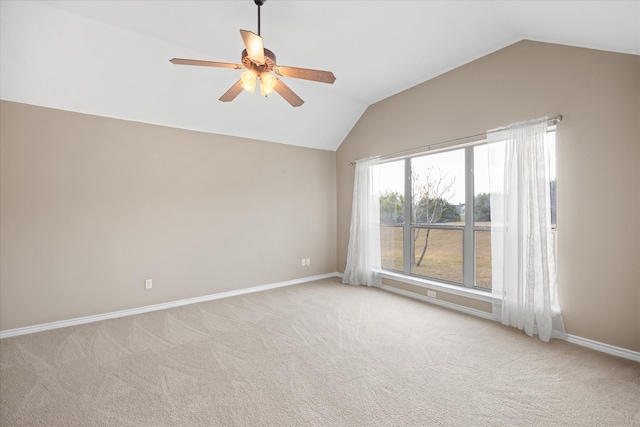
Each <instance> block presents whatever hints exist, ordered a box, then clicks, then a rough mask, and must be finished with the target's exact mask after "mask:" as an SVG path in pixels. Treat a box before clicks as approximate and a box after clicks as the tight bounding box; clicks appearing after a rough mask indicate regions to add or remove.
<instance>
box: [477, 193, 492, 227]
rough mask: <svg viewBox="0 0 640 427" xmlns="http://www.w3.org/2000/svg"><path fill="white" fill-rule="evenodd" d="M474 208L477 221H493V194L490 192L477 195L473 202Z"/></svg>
mask: <svg viewBox="0 0 640 427" xmlns="http://www.w3.org/2000/svg"><path fill="white" fill-rule="evenodd" d="M473 209H474V211H473V214H474V218H475V221H476V222H488V221H491V196H490V195H489V193H480V194H478V195H476V197H475V198H474V202H473Z"/></svg>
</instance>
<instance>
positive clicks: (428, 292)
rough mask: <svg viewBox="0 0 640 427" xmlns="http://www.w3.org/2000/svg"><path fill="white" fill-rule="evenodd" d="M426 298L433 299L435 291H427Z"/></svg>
mask: <svg viewBox="0 0 640 427" xmlns="http://www.w3.org/2000/svg"><path fill="white" fill-rule="evenodd" d="M427 296H428V297H430V298H435V297H436V291H427Z"/></svg>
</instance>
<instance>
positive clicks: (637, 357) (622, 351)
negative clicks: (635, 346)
mask: <svg viewBox="0 0 640 427" xmlns="http://www.w3.org/2000/svg"><path fill="white" fill-rule="evenodd" d="M565 341H567V342H570V343H571V344H576V345H579V346H582V347H587V348H590V349H592V350H596V351H600V352H602V353H607V354H611V355H613V356H618V357H622V358H624V359H629V360H633V361H634V362H640V352H637V351H632V350H627V349H626V348H622V347H616V346H614V345H609V344H605V343H602V342H599V341H593V340H590V339H587V338H582V337H577V336H575V335H569V334H567V339H566V340H565Z"/></svg>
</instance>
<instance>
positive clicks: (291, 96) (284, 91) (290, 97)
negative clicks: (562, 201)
mask: <svg viewBox="0 0 640 427" xmlns="http://www.w3.org/2000/svg"><path fill="white" fill-rule="evenodd" d="M276 80H277V82H276V86H275V87H274V88H273V89H274V90H275V91H276V92H278V93H279V94H280V96H282V97H283V98H284V99H285V101H287V102H288V103H289V104H291V106H293V107H299V106H301V105H302V104H304V101H303V100H302V98H300V97H299V96H298V95H296V93H295V92H294V91H292V90H291V88H290V87H289V86H287V85H286V84H284V83H282V80H280V79H278V78H276Z"/></svg>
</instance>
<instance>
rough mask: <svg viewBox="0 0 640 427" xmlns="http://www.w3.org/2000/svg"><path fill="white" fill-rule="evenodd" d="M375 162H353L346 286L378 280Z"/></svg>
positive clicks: (375, 159)
mask: <svg viewBox="0 0 640 427" xmlns="http://www.w3.org/2000/svg"><path fill="white" fill-rule="evenodd" d="M379 164H380V160H379V158H371V159H363V160H358V161H357V162H356V172H355V179H354V183H353V204H352V206H351V229H350V234H349V250H348V253H347V268H346V269H345V271H344V276H343V279H342V282H343V283H348V284H350V285H367V286H379V285H380V284H381V283H382V279H381V276H380V271H381V265H382V262H381V260H380V191H379V188H378V187H379V182H380V180H379V169H380V168H379V167H378V165H379Z"/></svg>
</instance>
